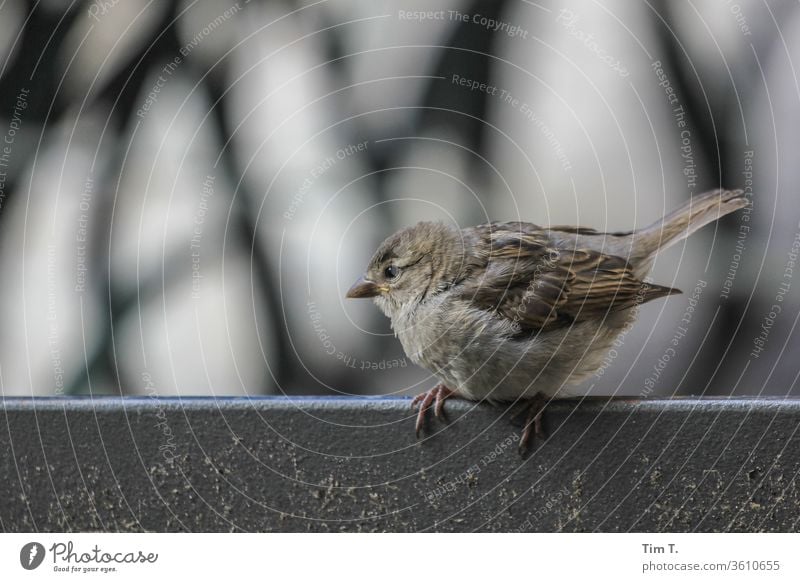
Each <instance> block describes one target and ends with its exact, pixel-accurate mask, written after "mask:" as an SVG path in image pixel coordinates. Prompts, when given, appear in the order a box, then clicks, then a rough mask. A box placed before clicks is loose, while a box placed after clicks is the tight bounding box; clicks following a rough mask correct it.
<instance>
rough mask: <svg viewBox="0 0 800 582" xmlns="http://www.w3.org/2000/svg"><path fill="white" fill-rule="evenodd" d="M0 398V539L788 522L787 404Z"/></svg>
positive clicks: (791, 428) (794, 516)
mask: <svg viewBox="0 0 800 582" xmlns="http://www.w3.org/2000/svg"><path fill="white" fill-rule="evenodd" d="M447 410H448V421H449V422H448V423H447V424H439V423H438V422H435V423H434V422H430V423H429V427H430V428H431V429H433V430H432V432H433V434H430V433H427V434H426V438H424V439H421V440H419V441H418V440H417V439H416V438H415V436H414V431H413V418H412V416H411V413H410V410H409V400H408V399H384V398H380V399H360V398H327V399H320V398H294V399H281V398H260V399H220V400H213V399H180V400H179V399H163V400H154V399H147V398H144V399H117V398H103V399H88V398H87V399H37V400H31V399H6V400H4V401H2V411H0V491H2V492H3V494H2V496H0V528H2V529H3V530H4V531H35V530H39V531H53V530H58V531H62V530H67V531H69V530H109V531H142V530H155V531H174V530H175V531H180V530H191V531H227V530H236V531H239V530H244V531H475V530H477V531H518V530H523V531H595V530H598V531H629V530H632V531H720V530H731V531H797V530H798V520H800V491H798V484H797V474H798V470H800V437H798V434H797V427H798V420H800V401H786V400H652V401H637V400H611V401H609V400H605V399H597V400H586V401H584V402H582V403H577V402H573V401H560V402H555V403H552V404H551V405H550V406H548V408H547V412H546V419H545V426H546V429H547V431H548V433H549V437H548V439H547V440H546V441H545V442H543V443H539V444H538V445H537V446H536V448H535V449H534V450H532V451H531V452H530V453H529V454H528V455H527V456H526V457H524V458H522V457H520V455H519V454H518V452H517V449H516V444H517V439H518V432H519V421H517V420H512V419H511V416H512V415H511V411H508V410H504V409H499V408H493V407H491V406H488V405H474V404H472V403H468V402H464V401H457V400H452V401H448V403H447Z"/></svg>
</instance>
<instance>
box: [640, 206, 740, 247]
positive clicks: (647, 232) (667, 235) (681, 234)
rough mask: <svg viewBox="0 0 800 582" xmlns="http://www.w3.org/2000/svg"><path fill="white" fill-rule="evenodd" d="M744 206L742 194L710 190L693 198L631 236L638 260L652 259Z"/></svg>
mask: <svg viewBox="0 0 800 582" xmlns="http://www.w3.org/2000/svg"><path fill="white" fill-rule="evenodd" d="M748 203H749V202H748V200H747V198H746V197H745V195H744V192H743V191H742V190H713V191H711V192H706V193H705V194H700V195H698V196H694V197H693V198H692V199H691V200H689V201H688V202H687V203H686V204H684V205H683V206H681V207H680V208H678V209H677V210H675V211H673V212H670V213H669V214H667V215H666V216H665V217H664V218H662V219H661V220H658V221H656V222H655V223H653V224H651V225H650V226H648V227H645V228H643V229H641V230H638V231H636V232H635V233H634V238H635V239H636V247H638V252H637V254H639V255H640V256H641V257H642V258H644V257H648V256H650V255H653V254H655V253H656V252H657V251H661V250H663V249H666V248H667V247H670V246H672V245H674V244H675V243H677V242H679V241H681V240H683V239H685V238H686V237H688V236H689V235H691V234H692V233H694V232H696V231H697V230H699V229H701V228H702V227H704V226H705V225H707V224H709V223H711V222H714V221H715V220H719V219H720V218H722V217H723V216H725V215H726V214H730V213H731V212H734V211H735V210H738V209H740V208H744V207H745V206H747V204H748Z"/></svg>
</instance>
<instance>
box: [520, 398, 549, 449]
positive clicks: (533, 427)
mask: <svg viewBox="0 0 800 582" xmlns="http://www.w3.org/2000/svg"><path fill="white" fill-rule="evenodd" d="M546 405H547V399H546V398H545V397H544V396H542V393H541V392H537V393H536V394H534V395H533V398H531V400H530V402H529V403H528V414H527V415H526V418H525V428H523V429H522V438H521V439H520V441H519V450H520V452H523V453H524V452H525V451H526V450H527V448H528V441H530V439H531V432H533V434H535V435H536V436H537V437H539V438H540V439H544V438H545V434H544V429H543V428H542V413H543V412H544V407H545V406H546Z"/></svg>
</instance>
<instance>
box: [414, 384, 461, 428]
mask: <svg viewBox="0 0 800 582" xmlns="http://www.w3.org/2000/svg"><path fill="white" fill-rule="evenodd" d="M451 394H453V391H452V390H450V388H448V387H447V386H445V385H444V384H437V385H436V386H434V387H433V388H431V389H430V390H428V391H427V392H423V393H422V394H417V395H416V396H414V399H413V400H412V401H411V408H416V407H417V406H419V410H418V412H417V423H416V425H415V431H416V433H417V438H419V435H420V432H422V427H423V425H424V424H425V412H426V411H427V410H428V409H429V408H430V407H431V404H433V415H434V416H435V417H436V418H442V419H443V418H444V400H445V398H447V397H448V396H450V395H451Z"/></svg>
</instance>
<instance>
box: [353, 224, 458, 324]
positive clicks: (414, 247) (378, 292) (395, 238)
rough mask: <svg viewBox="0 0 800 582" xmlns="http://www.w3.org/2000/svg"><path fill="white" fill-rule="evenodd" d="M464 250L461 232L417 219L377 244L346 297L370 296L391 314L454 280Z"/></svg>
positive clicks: (456, 277)
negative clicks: (411, 224) (361, 274)
mask: <svg viewBox="0 0 800 582" xmlns="http://www.w3.org/2000/svg"><path fill="white" fill-rule="evenodd" d="M464 249H465V241H464V239H463V236H462V232H461V231H459V230H457V229H454V228H451V227H449V226H447V225H445V224H442V223H438V222H420V223H418V224H416V225H415V226H411V227H409V228H406V229H404V230H401V231H400V232H397V233H395V234H393V235H392V236H390V237H389V238H387V239H386V240H385V241H383V243H381V245H380V247H378V250H377V251H376V252H375V254H374V255H373V257H372V260H371V261H370V262H369V265H368V266H367V270H366V272H365V273H364V275H363V276H362V277H361V278H360V279H359V280H358V281H356V282H355V283H354V284H353V286H352V287H350V290H349V291H348V292H347V297H348V298H351V299H354V298H362V297H371V298H373V299H374V301H375V303H376V304H377V305H378V307H380V308H381V311H383V312H384V313H385V314H386V315H387V316H389V317H393V316H394V315H395V314H397V313H398V312H399V311H400V310H402V309H404V308H406V307H409V306H413V305H415V304H417V303H420V302H422V301H424V300H425V299H426V298H428V297H430V296H432V295H434V294H436V293H438V292H440V291H442V290H443V289H446V288H448V287H449V286H450V285H452V284H454V283H455V282H457V280H458V279H459V277H460V274H461V273H463V271H464V266H465V263H466V261H465V253H464Z"/></svg>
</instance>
